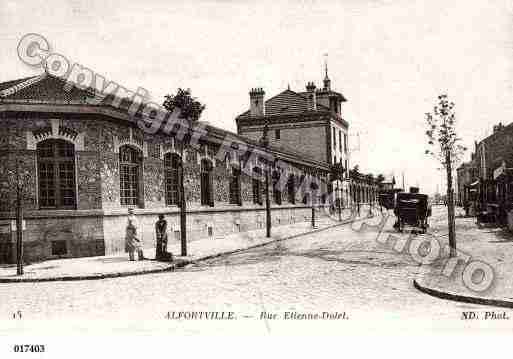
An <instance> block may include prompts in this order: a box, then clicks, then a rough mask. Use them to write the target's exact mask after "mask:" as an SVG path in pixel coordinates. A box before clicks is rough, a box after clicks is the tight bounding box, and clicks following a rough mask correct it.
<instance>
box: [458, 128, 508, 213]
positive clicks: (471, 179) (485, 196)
mask: <svg viewBox="0 0 513 359" xmlns="http://www.w3.org/2000/svg"><path fill="white" fill-rule="evenodd" d="M460 181H461V183H460ZM512 183H513V123H512V124H509V125H507V126H504V125H503V124H502V123H499V124H498V125H496V126H494V128H493V133H492V134H491V135H490V136H488V137H486V138H484V139H483V140H481V141H480V142H476V143H475V151H474V153H472V160H471V161H470V162H469V163H467V164H464V165H463V166H462V167H460V168H459V169H458V185H459V186H460V188H461V185H463V186H465V188H466V189H467V193H465V194H464V196H469V194H470V193H471V192H472V194H471V196H472V198H474V197H475V198H476V199H475V202H476V211H478V212H479V211H487V212H496V213H497V218H498V219H499V221H500V222H502V223H506V219H507V213H508V212H510V211H511V210H512V209H513V186H512ZM473 193H475V194H473ZM464 198H465V197H464Z"/></svg>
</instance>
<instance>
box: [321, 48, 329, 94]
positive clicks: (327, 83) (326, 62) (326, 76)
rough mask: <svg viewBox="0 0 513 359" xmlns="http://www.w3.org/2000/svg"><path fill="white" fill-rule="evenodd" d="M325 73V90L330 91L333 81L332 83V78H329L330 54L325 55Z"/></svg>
mask: <svg viewBox="0 0 513 359" xmlns="http://www.w3.org/2000/svg"><path fill="white" fill-rule="evenodd" d="M324 72H325V76H324V81H323V82H324V90H330V85H331V81H330V78H329V77H328V53H325V54H324Z"/></svg>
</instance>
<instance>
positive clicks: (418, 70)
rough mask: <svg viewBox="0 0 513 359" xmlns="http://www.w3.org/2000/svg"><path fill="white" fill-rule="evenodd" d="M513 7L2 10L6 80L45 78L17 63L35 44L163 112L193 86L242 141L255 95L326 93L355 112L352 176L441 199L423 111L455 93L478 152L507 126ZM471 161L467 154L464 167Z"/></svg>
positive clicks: (24, 5) (165, 2)
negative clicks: (24, 44) (147, 98)
mask: <svg viewBox="0 0 513 359" xmlns="http://www.w3.org/2000/svg"><path fill="white" fill-rule="evenodd" d="M512 25H513V3H512V2H511V1H504V0H496V1H494V0H487V1H477V0H475V1H450V0H443V1H441V0H430V1H428V0H426V1H415V0H413V1H412V0H408V1H406V0H397V1H393V0H381V1H378V0H372V1H371V0H345V1H344V0H339V1H329V0H325V1H297V0H296V1H281V0H272V1H267V0H262V1H258V2H253V1H229V0H220V1H205V0H196V1H190V0H189V1H169V0H145V1H129V0H123V1H117V0H112V1H105V0H101V1H97V0H67V1H64V0H62V1H61V0H57V1H48V0H45V1H40V0H30V1H29V0H27V1H24V0H12V1H11V0H1V1H0V46H1V47H2V51H1V52H0V63H1V64H2V71H1V72H0V81H6V80H11V79H16V78H20V77H24V76H30V75H34V74H37V73H40V72H41V70H40V69H36V68H32V67H29V66H27V65H25V64H23V63H22V62H21V61H20V60H19V59H18V57H17V55H16V47H17V44H18V42H19V40H20V38H21V37H22V36H23V35H25V34H26V33H38V34H41V35H43V36H44V37H45V38H46V39H48V41H49V43H50V46H51V50H52V51H55V52H58V53H60V54H63V55H65V56H66V57H67V58H68V59H70V60H72V61H74V62H78V63H80V64H82V65H84V66H87V67H89V68H91V69H93V70H94V71H96V72H97V73H99V74H102V75H104V76H105V77H106V78H108V79H111V80H113V81H116V82H118V83H119V84H122V85H124V86H125V87H127V88H130V89H133V90H135V89H137V87H143V88H145V89H147V90H149V92H150V95H151V98H152V99H153V100H154V101H155V102H158V103H161V102H162V100H163V96H164V95H165V94H167V93H174V92H176V90H177V88H179V87H182V88H190V89H191V90H192V94H193V95H194V96H195V97H198V99H200V101H202V102H203V103H205V104H206V106H207V107H206V110H205V112H204V114H203V115H202V120H204V121H207V122H209V123H210V124H212V125H214V126H218V127H221V128H224V129H227V130H231V131H234V132H235V131H236V127H235V121H234V119H235V117H236V116H237V115H238V114H240V113H242V112H244V111H245V110H247V109H248V108H249V95H248V92H249V90H250V88H252V87H262V88H263V89H264V90H265V91H266V97H267V98H269V97H271V96H273V95H275V94H277V93H279V92H281V91H283V90H285V89H286V88H287V86H289V85H290V88H291V89H292V90H295V91H304V87H305V84H306V83H307V82H308V81H315V83H316V84H317V86H320V85H321V81H322V78H323V71H324V69H323V66H324V65H323V64H324V60H325V57H324V54H328V56H327V61H328V69H329V76H330V78H331V81H332V88H333V89H334V90H336V91H338V92H341V93H342V94H344V96H345V97H346V98H347V99H348V102H346V103H344V105H343V108H342V113H343V117H344V118H345V119H346V120H347V121H348V122H349V126H350V127H349V132H350V141H351V144H350V148H351V150H352V152H351V163H352V165H355V164H358V165H359V167H360V168H361V170H362V171H364V172H370V173H374V174H379V173H382V174H385V175H390V174H394V175H395V177H396V179H397V180H398V182H399V183H401V178H402V174H403V173H404V177H405V185H406V187H408V186H415V185H418V186H420V187H421V192H424V193H429V194H431V193H433V192H434V191H436V190H437V189H439V190H443V189H444V188H445V185H444V184H443V173H442V172H441V171H440V170H439V169H438V168H439V167H440V165H438V164H437V163H436V162H435V161H434V160H432V159H430V158H428V157H427V156H426V155H425V154H424V151H425V149H426V143H427V139H426V136H425V117H424V114H425V113H426V112H428V111H431V110H432V108H433V105H434V104H435V102H436V98H437V96H438V95H439V94H441V93H447V94H448V95H449V98H450V99H451V100H453V101H454V102H455V103H456V116H457V121H458V122H457V128H458V134H459V135H460V136H461V137H462V140H463V142H464V143H465V145H466V146H467V147H469V148H470V150H472V149H473V143H474V141H475V140H481V139H482V138H484V137H485V136H486V135H489V134H490V133H491V130H492V126H493V125H495V124H497V123H499V122H502V123H504V124H508V123H510V122H512V121H513V116H512V114H513V87H512V85H513V81H512V80H513V31H512V28H513V27H512ZM468 158H470V151H468V153H467V154H466V156H465V159H468Z"/></svg>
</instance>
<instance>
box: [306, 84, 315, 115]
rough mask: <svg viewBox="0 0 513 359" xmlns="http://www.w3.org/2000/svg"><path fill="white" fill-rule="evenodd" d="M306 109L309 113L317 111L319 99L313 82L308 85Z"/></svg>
mask: <svg viewBox="0 0 513 359" xmlns="http://www.w3.org/2000/svg"><path fill="white" fill-rule="evenodd" d="M306 91H307V93H306V96H307V97H306V107H307V109H308V111H315V110H317V98H316V96H315V84H314V83H313V82H309V83H307V84H306Z"/></svg>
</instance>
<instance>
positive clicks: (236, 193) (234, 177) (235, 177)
mask: <svg viewBox="0 0 513 359" xmlns="http://www.w3.org/2000/svg"><path fill="white" fill-rule="evenodd" d="M231 170H232V173H231V175H230V183H229V187H230V188H229V190H230V204H238V205H239V206H240V205H242V201H241V198H240V168H239V167H237V166H232V167H231Z"/></svg>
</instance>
